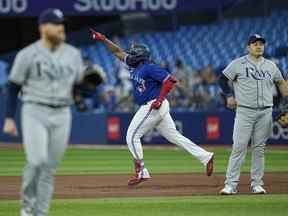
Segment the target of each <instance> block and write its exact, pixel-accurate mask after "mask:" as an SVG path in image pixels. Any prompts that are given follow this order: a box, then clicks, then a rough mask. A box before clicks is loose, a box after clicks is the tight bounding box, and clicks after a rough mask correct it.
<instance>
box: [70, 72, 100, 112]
mask: <svg viewBox="0 0 288 216" xmlns="http://www.w3.org/2000/svg"><path fill="white" fill-rule="evenodd" d="M104 82H105V76H104V75H103V72H102V71H100V70H98V69H97V68H95V67H87V69H86V70H85V72H84V76H83V79H82V81H81V83H79V84H77V85H75V86H74V89H73V97H74V102H75V105H76V108H77V110H78V111H81V112H83V111H86V105H85V103H84V98H88V97H91V96H93V94H94V93H95V92H96V89H97V87H98V86H99V85H101V84H102V83H104Z"/></svg>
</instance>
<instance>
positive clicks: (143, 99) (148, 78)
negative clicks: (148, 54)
mask: <svg viewBox="0 0 288 216" xmlns="http://www.w3.org/2000/svg"><path fill="white" fill-rule="evenodd" d="M168 76H169V73H168V72H167V71H166V70H165V69H162V68H160V67H159V66H158V65H156V64H151V63H144V64H142V65H141V66H139V67H137V68H136V69H134V70H133V72H131V74H130V78H131V80H132V83H133V90H134V91H133V93H134V101H135V103H136V104H138V105H143V104H145V103H147V102H148V101H150V100H153V99H155V98H157V97H158V96H159V95H160V91H161V88H162V82H163V81H164V80H165V79H166V78H167V77H168Z"/></svg>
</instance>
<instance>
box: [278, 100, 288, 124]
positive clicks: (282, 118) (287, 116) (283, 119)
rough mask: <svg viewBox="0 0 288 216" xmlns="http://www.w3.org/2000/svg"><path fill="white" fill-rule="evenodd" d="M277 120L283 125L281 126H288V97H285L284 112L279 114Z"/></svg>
mask: <svg viewBox="0 0 288 216" xmlns="http://www.w3.org/2000/svg"><path fill="white" fill-rule="evenodd" d="M276 121H277V122H278V123H279V124H280V125H281V127H283V128H286V127H288V97H284V100H283V108H282V112H281V114H280V115H279V116H277V118H276Z"/></svg>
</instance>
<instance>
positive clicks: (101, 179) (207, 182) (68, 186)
mask: <svg viewBox="0 0 288 216" xmlns="http://www.w3.org/2000/svg"><path fill="white" fill-rule="evenodd" d="M129 177H130V176H129V175H97V176H57V177H56V178H55V183H56V187H55V195H54V197H56V198H103V197H153V196H191V195H217V194H218V192H219V191H220V190H221V189H222V187H223V182H224V174H216V175H213V176H211V177H207V176H205V175H204V174H163V175H160V174H159V175H153V176H152V179H151V180H149V181H146V182H144V183H142V184H141V185H139V186H137V187H134V188H129V187H128V186H127V180H128V178H129ZM249 185H250V184H249V175H248V174H242V176H241V183H240V185H239V188H238V189H239V193H240V194H248V193H250V192H249ZM265 188H266V189H267V191H268V193H270V194H288V173H286V172H285V173H284V172H283V173H281V172H277V173H266V174H265ZM19 190H20V177H0V191H1V193H0V199H2V200H4V199H5V200H7V199H19Z"/></svg>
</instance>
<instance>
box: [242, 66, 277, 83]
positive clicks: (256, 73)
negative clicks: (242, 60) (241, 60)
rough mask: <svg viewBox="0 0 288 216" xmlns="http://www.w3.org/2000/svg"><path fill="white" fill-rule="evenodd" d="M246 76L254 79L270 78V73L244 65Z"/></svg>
mask: <svg viewBox="0 0 288 216" xmlns="http://www.w3.org/2000/svg"><path fill="white" fill-rule="evenodd" d="M246 77H247V78H252V79H254V80H267V79H272V75H271V73H270V72H269V71H268V70H257V69H256V68H254V67H246Z"/></svg>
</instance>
